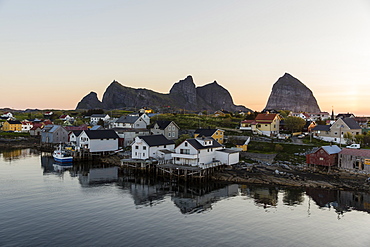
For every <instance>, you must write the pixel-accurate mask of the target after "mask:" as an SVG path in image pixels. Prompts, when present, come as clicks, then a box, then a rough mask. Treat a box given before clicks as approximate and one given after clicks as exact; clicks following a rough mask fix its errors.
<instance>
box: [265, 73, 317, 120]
mask: <svg viewBox="0 0 370 247" xmlns="http://www.w3.org/2000/svg"><path fill="white" fill-rule="evenodd" d="M270 109H274V110H289V111H293V112H311V113H315V112H320V108H319V106H318V104H317V101H316V99H315V97H314V96H313V94H312V91H311V90H310V89H309V88H308V87H306V86H305V85H304V84H303V83H302V82H300V81H299V80H298V79H297V78H294V77H293V76H291V75H290V74H288V73H285V74H284V75H283V76H282V77H280V78H279V79H278V80H277V82H275V84H274V86H273V87H272V91H271V94H270V97H269V99H268V101H267V105H266V107H265V110H270Z"/></svg>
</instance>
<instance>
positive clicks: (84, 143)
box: [77, 129, 118, 153]
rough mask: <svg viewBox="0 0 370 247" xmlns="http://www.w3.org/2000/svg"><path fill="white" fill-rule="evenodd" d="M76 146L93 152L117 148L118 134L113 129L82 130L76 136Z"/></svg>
mask: <svg viewBox="0 0 370 247" xmlns="http://www.w3.org/2000/svg"><path fill="white" fill-rule="evenodd" d="M77 148H78V149H85V150H88V151H89V152H90V153H93V152H110V151H116V150H118V135H117V134H116V132H115V131H114V130H110V129H108V130H84V131H83V132H82V133H81V134H80V135H79V136H78V138H77Z"/></svg>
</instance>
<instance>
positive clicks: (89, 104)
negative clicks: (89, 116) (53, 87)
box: [76, 92, 103, 109]
mask: <svg viewBox="0 0 370 247" xmlns="http://www.w3.org/2000/svg"><path fill="white" fill-rule="evenodd" d="M102 107H103V104H102V102H100V100H99V99H98V95H97V94H96V93H95V92H91V93H89V94H88V95H86V96H85V97H83V99H82V100H81V101H80V102H79V103H78V104H77V107H76V109H95V108H102Z"/></svg>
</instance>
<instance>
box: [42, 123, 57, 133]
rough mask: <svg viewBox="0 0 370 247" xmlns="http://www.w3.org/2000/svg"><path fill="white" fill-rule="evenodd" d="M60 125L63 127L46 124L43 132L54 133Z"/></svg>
mask: <svg viewBox="0 0 370 247" xmlns="http://www.w3.org/2000/svg"><path fill="white" fill-rule="evenodd" d="M59 127H61V126H60V125H51V124H49V125H45V127H44V128H43V129H42V131H43V132H49V133H53V132H54V131H56V130H57V129H58V128H59Z"/></svg>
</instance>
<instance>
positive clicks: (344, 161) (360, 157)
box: [339, 148, 370, 172]
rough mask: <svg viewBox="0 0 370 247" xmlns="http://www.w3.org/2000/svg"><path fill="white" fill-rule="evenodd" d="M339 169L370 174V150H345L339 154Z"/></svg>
mask: <svg viewBox="0 0 370 247" xmlns="http://www.w3.org/2000/svg"><path fill="white" fill-rule="evenodd" d="M339 167H340V168H343V169H349V170H360V171H366V172H370V150H369V149H352V148H344V149H343V150H342V151H341V152H340V153H339Z"/></svg>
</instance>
